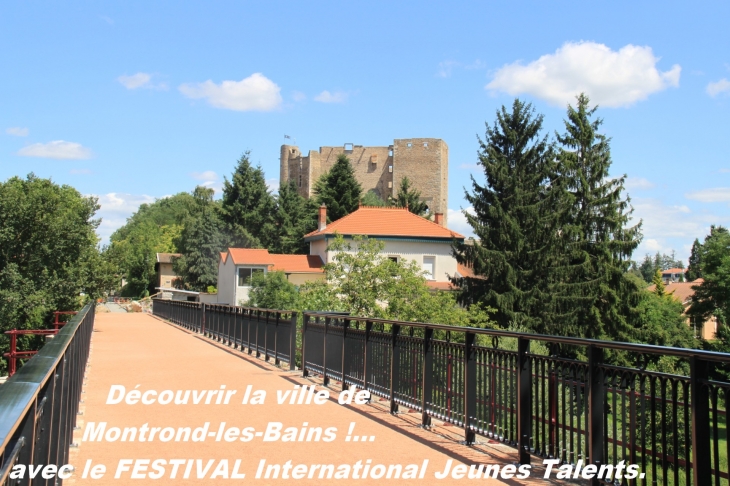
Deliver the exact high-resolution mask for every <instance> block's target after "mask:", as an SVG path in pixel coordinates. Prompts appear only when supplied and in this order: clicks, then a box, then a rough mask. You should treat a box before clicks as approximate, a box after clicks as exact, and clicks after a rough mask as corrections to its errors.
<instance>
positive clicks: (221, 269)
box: [218, 248, 324, 305]
mask: <svg viewBox="0 0 730 486" xmlns="http://www.w3.org/2000/svg"><path fill="white" fill-rule="evenodd" d="M322 265H323V262H322V259H321V258H319V257H318V256H313V255H280V254H275V253H269V250H260V249H252V248H229V249H228V250H227V251H225V252H221V258H220V260H219V262H218V302H219V303H221V304H232V305H241V304H242V303H244V302H246V301H247V300H248V292H249V290H250V289H251V277H252V276H253V275H255V274H256V273H257V272H262V273H267V272H274V271H281V272H284V273H285V274H286V276H287V279H288V280H289V282H291V283H293V284H294V285H301V284H303V283H305V282H308V281H311V280H317V279H320V278H323V276H324V271H323V270H322Z"/></svg>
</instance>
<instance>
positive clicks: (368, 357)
mask: <svg viewBox="0 0 730 486" xmlns="http://www.w3.org/2000/svg"><path fill="white" fill-rule="evenodd" d="M372 332H373V323H372V322H370V321H366V322H365V363H363V375H362V388H363V390H367V389H368V380H369V379H370V362H371V361H372V349H371V346H370V334H371V333H372Z"/></svg>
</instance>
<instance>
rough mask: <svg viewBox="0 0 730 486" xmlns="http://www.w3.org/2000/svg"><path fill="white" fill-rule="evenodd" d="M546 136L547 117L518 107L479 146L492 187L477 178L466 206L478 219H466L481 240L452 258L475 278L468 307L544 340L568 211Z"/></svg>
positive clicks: (465, 296)
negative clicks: (561, 222) (558, 240)
mask: <svg viewBox="0 0 730 486" xmlns="http://www.w3.org/2000/svg"><path fill="white" fill-rule="evenodd" d="M541 129H542V116H541V115H536V114H535V113H534V110H533V109H532V106H531V105H530V104H525V103H523V102H521V101H519V100H515V101H514V103H513V105H512V110H511V111H508V110H507V109H506V108H505V107H502V109H501V110H499V111H498V112H497V120H496V122H495V124H494V125H493V126H490V125H489V124H487V127H486V135H485V138H484V140H481V139H480V140H479V143H480V152H479V165H481V166H482V167H483V168H484V175H485V178H486V184H485V185H481V184H479V183H477V182H476V180H475V179H474V178H473V177H472V189H473V191H472V192H471V193H470V192H468V191H467V192H466V199H467V201H469V203H470V204H471V205H472V207H473V208H474V214H470V213H468V212H464V214H465V216H466V218H467V221H468V222H469V224H470V225H471V226H472V228H474V234H475V235H476V237H477V240H476V241H475V242H474V244H473V245H465V244H458V243H457V244H455V247H454V253H455V255H456V259H457V261H459V263H465V264H470V265H472V267H473V270H474V273H475V275H476V277H475V278H464V279H461V280H460V281H459V282H458V284H459V285H460V286H461V288H462V291H461V293H460V296H459V298H460V300H461V302H462V303H464V304H472V303H477V302H481V303H483V304H485V305H488V306H490V307H493V308H494V309H496V313H495V314H494V319H495V320H496V321H497V323H498V324H499V326H500V327H504V328H506V327H510V326H514V327H516V326H519V327H525V328H528V329H532V330H534V331H538V332H545V331H547V330H548V329H547V327H548V326H547V324H548V323H549V322H550V321H551V320H552V317H551V316H552V314H553V311H552V309H553V308H554V304H553V301H554V298H555V297H554V296H553V295H552V294H551V292H550V289H549V288H548V284H549V276H550V273H551V268H552V267H554V266H555V263H556V262H555V254H554V248H553V241H554V240H555V238H554V235H555V232H556V231H557V226H556V225H557V224H558V217H557V216H558V215H559V214H560V208H561V204H562V203H561V201H560V197H561V191H560V188H559V181H558V180H557V179H556V174H555V169H556V165H555V157H554V152H553V148H552V146H551V144H550V143H549V142H548V140H547V137H545V136H543V135H542V134H541Z"/></svg>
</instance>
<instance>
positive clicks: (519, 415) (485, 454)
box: [0, 301, 730, 485]
mask: <svg viewBox="0 0 730 486" xmlns="http://www.w3.org/2000/svg"><path fill="white" fill-rule="evenodd" d="M538 341H539V342H541V343H543V346H547V348H548V349H549V350H550V351H549V353H539V352H538V351H536V350H535V349H533V352H531V351H530V343H531V342H533V343H535V344H533V348H536V347H537V346H536V344H537V342H538ZM568 345H570V346H585V347H586V350H587V353H586V354H587V356H588V360H587V361H586V362H583V361H580V360H577V359H569V358H566V357H561V346H568ZM606 349H612V350H614V351H616V352H618V351H627V352H635V353H641V355H642V356H645V357H646V356H649V357H650V356H652V355H653V354H656V353H663V354H664V355H667V354H668V355H672V354H674V355H676V356H678V357H680V358H682V359H685V358H686V359H687V360H688V361H689V362H690V364H691V367H692V368H691V374H690V376H686V377H684V376H675V375H661V374H659V373H655V372H651V371H647V370H646V369H645V368H644V367H637V368H624V367H617V366H613V365H609V364H605V363H604V362H603V361H604V360H603V359H602V357H603V351H604V350H606ZM685 355H686V356H685ZM87 356H88V362H87ZM644 359H645V358H644ZM726 362H730V358H729V357H728V356H726V355H717V354H713V353H706V352H702V351H688V350H676V349H673V348H661V349H658V348H656V347H652V346H641V345H631V344H621V343H606V342H600V341H585V340H579V339H569V338H568V339H566V338H556V337H550V336H535V335H528V334H519V333H509V332H502V331H488V330H476V329H469V328H453V327H448V326H439V325H431V324H417V323H402V322H401V323H398V322H391V321H382V320H375V319H359V318H355V317H351V316H344V315H337V314H322V313H304V315H302V314H300V313H295V312H284V311H266V310H260V309H248V308H242V307H232V306H219V305H208V306H206V305H202V304H196V303H179V302H170V301H156V302H155V304H154V315H151V314H145V313H129V314H126V313H106V314H101V313H100V314H97V315H94V312H93V308H91V307H87V308H85V309H84V311H82V312H81V313H79V315H77V316H76V318H75V319H74V320H73V321H72V322H71V323H70V324H69V325H67V326H66V327H65V328H64V329H63V330H62V331H61V333H60V334H59V336H58V337H57V338H56V339H54V341H53V342H52V343H51V344H48V345H46V346H45V347H44V348H43V349H42V350H41V352H40V353H39V354H38V355H37V356H36V357H35V358H33V359H32V360H30V361H29V362H28V363H27V364H26V365H24V366H23V367H22V368H21V369H20V371H19V372H18V373H17V374H16V375H15V376H14V377H13V378H11V379H10V380H9V381H8V383H7V384H5V385H2V386H1V387H0V412H2V413H0V445H1V446H2V449H1V450H2V456H0V457H1V458H2V462H0V464H1V465H2V467H0V480H2V482H1V483H0V484H5V482H4V481H5V478H8V477H11V478H12V479H17V478H19V477H20V476H19V475H20V474H21V473H24V474H25V475H24V476H23V479H22V480H21V481H20V482H19V483H17V484H54V481H57V480H58V478H54V477H53V472H54V471H53V469H49V470H46V465H48V464H54V465H57V466H62V465H65V464H70V465H71V466H73V471H72V472H71V468H70V467H68V468H66V469H63V470H61V471H60V477H61V478H63V482H65V483H66V484H76V483H82V484H83V483H84V482H86V481H88V482H90V483H92V484H100V485H101V484H115V485H118V484H129V483H132V484H136V483H139V484H147V483H146V481H149V480H154V481H155V483H156V484H157V483H167V482H179V481H192V482H196V483H201V482H202V483H207V484H218V482H220V481H228V482H230V481H254V482H258V483H260V484H279V483H282V484H284V483H288V482H292V481H294V482H296V483H297V484H312V485H314V484H321V483H323V482H324V483H326V482H328V481H334V482H337V483H338V484H350V483H352V484H375V482H376V481H377V482H380V481H393V482H394V483H395V482H398V483H400V482H401V481H405V482H406V483H413V484H464V483H465V482H469V481H473V480H475V479H477V478H479V480H480V481H481V482H484V483H487V484H509V485H517V484H546V483H550V484H563V483H565V481H564V480H563V479H564V478H566V477H567V474H568V473H567V472H566V471H569V475H570V476H569V477H570V478H571V479H573V478H577V479H578V480H581V479H583V478H585V477H586V476H585V475H584V473H585V471H586V470H587V471H588V473H589V474H588V477H590V472H591V468H590V467H586V466H590V465H594V468H593V470H595V471H601V470H603V471H604V474H606V472H608V474H609V475H610V476H609V478H610V479H612V480H614V481H615V482H616V483H618V484H651V483H652V481H654V480H655V481H657V482H658V483H659V484H728V483H727V482H728V479H727V478H728V474H727V467H728V466H727V457H728V454H727V447H728V442H727V441H726V440H725V433H726V427H725V407H724V403H725V398H726V397H725V393H726V391H727V389H728V387H729V386H730V385H728V384H726V383H719V382H716V381H712V380H710V379H709V377H708V373H709V371H710V368H709V366H710V364H712V363H726ZM343 382H344V385H343ZM79 397H80V401H79V400H78V398H79ZM340 402H342V403H340ZM465 417H466V419H465ZM74 425H75V427H74ZM700 431H701V432H700ZM68 445H71V447H68ZM695 450H699V451H703V450H705V451H706V455H704V456H703V455H700V454H697V453H696V452H694V451H695ZM544 461H547V463H544ZM546 464H547V465H548V466H549V467H551V474H549V479H545V475H546V474H547V471H546ZM528 465H529V467H527V466H528ZM629 465H634V467H635V470H631V469H629V467H628V466H629ZM18 466H24V467H25V470H24V471H22V468H21V467H18ZM31 466H32V467H31ZM40 466H43V469H41V468H40ZM561 471H562V473H561ZM34 472H35V474H36V478H35V479H34V480H33V481H32V482H31V481H30V479H29V476H30V475H31V474H32V473H34ZM44 472H45V473H46V474H47V476H48V477H47V478H43V477H41V474H42V473H44ZM633 473H636V474H635V475H636V476H637V477H636V478H631V476H632V474H633ZM11 474H15V476H11ZM639 474H641V475H643V477H641V476H639ZM705 478H710V482H705V481H704V480H705ZM645 479H646V480H647V481H646V483H645V481H644V480H645ZM579 482H580V481H579ZM582 482H583V483H586V484H587V483H589V482H592V483H596V481H595V480H592V481H589V480H587V479H583V481H582ZM60 483H61V481H60V480H58V484H60ZM574 483H575V481H573V482H572V484H574ZM8 484H9V483H8ZM13 484H16V483H13ZM596 484H598V483H596Z"/></svg>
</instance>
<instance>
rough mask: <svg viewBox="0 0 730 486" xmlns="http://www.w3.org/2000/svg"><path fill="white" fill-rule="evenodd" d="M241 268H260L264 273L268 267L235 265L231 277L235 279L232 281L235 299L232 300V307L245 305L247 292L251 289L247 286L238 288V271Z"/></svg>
mask: <svg viewBox="0 0 730 486" xmlns="http://www.w3.org/2000/svg"><path fill="white" fill-rule="evenodd" d="M241 267H246V268H260V269H262V270H263V271H264V273H265V272H268V267H267V266H265V265H246V264H241V265H236V268H235V271H234V272H233V275H234V277H235V278H234V281H233V285H235V289H236V295H235V299H234V300H233V302H231V304H232V305H244V304H245V303H246V301H247V300H248V291H249V290H250V289H251V287H247V286H244V287H239V286H238V269H239V268H241Z"/></svg>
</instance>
